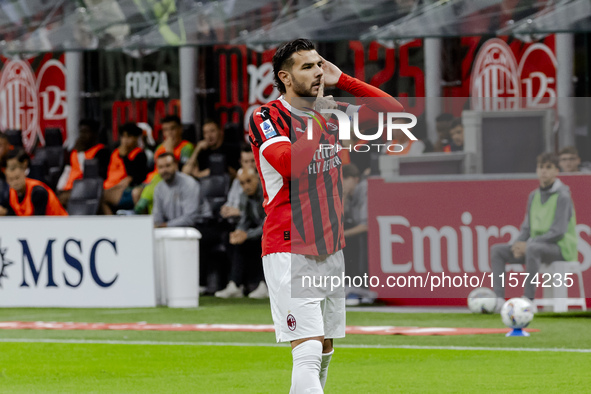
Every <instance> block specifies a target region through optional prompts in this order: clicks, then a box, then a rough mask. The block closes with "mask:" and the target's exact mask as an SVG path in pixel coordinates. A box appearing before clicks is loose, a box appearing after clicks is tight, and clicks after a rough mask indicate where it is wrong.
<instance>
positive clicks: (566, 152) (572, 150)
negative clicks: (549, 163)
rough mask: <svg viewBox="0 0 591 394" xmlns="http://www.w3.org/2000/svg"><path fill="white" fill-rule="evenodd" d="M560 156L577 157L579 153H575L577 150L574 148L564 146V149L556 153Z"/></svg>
mask: <svg viewBox="0 0 591 394" xmlns="http://www.w3.org/2000/svg"><path fill="white" fill-rule="evenodd" d="M562 155H575V156H579V151H577V148H575V147H574V146H565V147H564V148H562V149H561V150H560V152H558V156H562Z"/></svg>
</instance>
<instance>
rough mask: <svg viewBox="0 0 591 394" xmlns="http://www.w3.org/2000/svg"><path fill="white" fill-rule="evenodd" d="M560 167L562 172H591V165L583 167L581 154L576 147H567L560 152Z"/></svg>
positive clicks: (587, 164)
mask: <svg viewBox="0 0 591 394" xmlns="http://www.w3.org/2000/svg"><path fill="white" fill-rule="evenodd" d="M558 165H559V166H560V171H561V172H591V168H590V167H589V163H585V165H583V166H581V158H580V157H579V152H578V151H577V148H575V147H574V146H567V147H565V148H562V149H561V150H560V152H558Z"/></svg>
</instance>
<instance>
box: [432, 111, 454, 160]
mask: <svg viewBox="0 0 591 394" xmlns="http://www.w3.org/2000/svg"><path fill="white" fill-rule="evenodd" d="M453 120H454V116H453V115H452V114H448V113H442V114H440V115H439V116H438V117H437V118H436V119H435V129H436V130H437V141H436V142H435V144H434V145H433V152H443V151H444V150H443V149H444V148H445V146H446V145H448V144H449V139H450V137H449V129H450V126H451V122H452V121H453Z"/></svg>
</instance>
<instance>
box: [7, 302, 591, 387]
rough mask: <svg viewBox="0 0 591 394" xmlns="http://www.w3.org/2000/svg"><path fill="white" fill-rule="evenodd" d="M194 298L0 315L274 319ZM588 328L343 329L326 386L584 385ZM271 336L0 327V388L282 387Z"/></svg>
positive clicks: (476, 319)
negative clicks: (398, 332) (381, 332)
mask: <svg viewBox="0 0 591 394" xmlns="http://www.w3.org/2000/svg"><path fill="white" fill-rule="evenodd" d="M201 305H202V306H201V307H200V308H198V309H180V310H179V309H168V308H150V309H31V308H23V309H0V321H15V320H18V321H64V322H69V321H77V322H111V323H119V322H120V323H129V322H140V321H145V322H148V323H186V324H194V323H241V324H249V323H252V324H270V323H271V317H270V311H269V306H268V301H266V302H265V301H254V300H216V299H212V298H202V299H201ZM347 323H348V324H349V325H395V326H422V327H496V328H498V327H502V323H501V321H500V317H499V316H498V315H470V314H458V313H456V314H454V313H418V314H414V313H378V312H349V313H348V314H347ZM590 327H591V313H583V312H579V313H577V312H571V313H568V314H563V315H555V314H549V313H540V314H538V315H536V317H535V318H534V321H533V322H532V324H531V328H538V329H540V330H541V331H540V332H537V333H532V336H531V337H529V338H505V337H504V335H502V334H489V335H469V336H421V337H409V336H370V335H349V336H347V338H345V339H342V340H338V341H336V344H335V348H336V351H335V355H334V356H333V362H332V363H331V366H330V370H329V378H328V382H327V385H326V392H327V393H390V392H415V393H419V392H420V393H424V392H518V391H519V392H523V391H527V392H589V391H591V374H590V373H589V368H590V366H591V361H589V360H591V329H590ZM274 344H275V340H274V334H273V333H223V332H153V331H152V332H150V331H148V332H138V331H49V330H43V331H37V330H0V392H1V393H47V392H60V393H81V392H85V393H86V392H96V393H185V392H187V393H189V392H191V393H287V392H288V391H289V384H290V375H291V354H290V349H289V348H288V347H285V346H275V345H274ZM363 346H365V347H363ZM454 347H456V348H455V349H454ZM557 349H558V350H560V351H556V350H557ZM565 349H571V350H574V351H565Z"/></svg>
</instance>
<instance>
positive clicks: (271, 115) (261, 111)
mask: <svg viewBox="0 0 591 394" xmlns="http://www.w3.org/2000/svg"><path fill="white" fill-rule="evenodd" d="M282 108H283V110H284V109H285V108H284V107H283V105H282V104H281V102H280V101H279V100H274V101H270V102H268V103H266V104H263V105H261V106H259V107H257V108H256V109H255V110H254V111H253V112H252V114H251V116H250V119H249V125H248V128H249V135H250V139H251V141H254V142H253V145H255V146H261V145H262V144H263V143H264V142H265V141H266V140H268V139H270V138H273V137H279V136H288V135H289V125H290V122H289V115H287V114H285V113H282V111H283V110H282Z"/></svg>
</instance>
